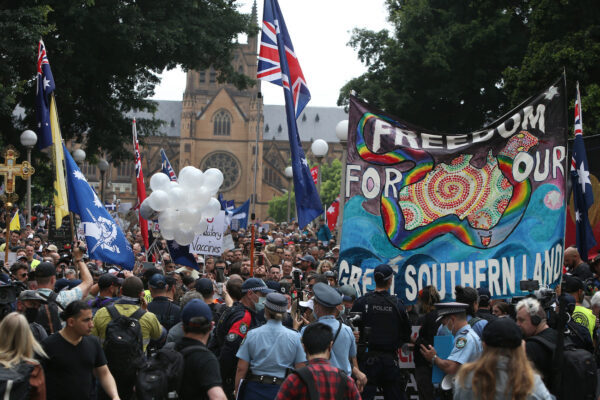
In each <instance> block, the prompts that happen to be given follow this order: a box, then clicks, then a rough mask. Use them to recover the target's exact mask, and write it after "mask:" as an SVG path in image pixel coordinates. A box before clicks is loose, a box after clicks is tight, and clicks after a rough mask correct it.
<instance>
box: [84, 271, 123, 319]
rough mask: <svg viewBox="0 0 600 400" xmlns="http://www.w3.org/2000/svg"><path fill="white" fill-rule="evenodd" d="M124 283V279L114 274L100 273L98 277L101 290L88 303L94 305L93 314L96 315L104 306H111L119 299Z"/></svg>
mask: <svg viewBox="0 0 600 400" xmlns="http://www.w3.org/2000/svg"><path fill="white" fill-rule="evenodd" d="M122 283H123V279H121V278H117V277H116V276H115V275H113V274H109V273H106V274H102V275H100V277H99V278H98V289H99V290H100V292H99V293H98V296H96V298H94V299H93V300H90V301H88V304H89V305H90V306H91V307H92V314H93V315H96V312H98V310H99V309H101V308H102V307H106V306H109V305H111V304H113V303H114V302H115V301H116V300H118V296H119V291H120V289H121V284H122Z"/></svg>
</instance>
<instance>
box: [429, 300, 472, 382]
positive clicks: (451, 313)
mask: <svg viewBox="0 0 600 400" xmlns="http://www.w3.org/2000/svg"><path fill="white" fill-rule="evenodd" d="M435 307H436V309H437V312H438V321H439V320H440V319H441V321H442V324H443V325H445V326H446V327H447V328H448V330H449V331H451V332H452V335H454V347H453V348H452V352H451V353H450V355H449V356H448V358H447V359H445V360H443V359H441V358H439V357H438V356H437V353H436V351H435V349H434V348H433V346H425V345H421V349H420V351H421V354H422V355H423V357H424V358H425V359H426V360H427V361H429V362H431V363H432V364H433V365H437V366H438V368H439V369H441V370H442V371H443V372H444V373H445V374H446V375H454V374H456V372H457V371H458V369H459V368H460V366H461V365H463V364H466V363H468V362H471V361H475V360H476V359H478V358H479V356H480V355H481V353H482V352H483V347H482V345H481V339H480V338H479V335H477V333H475V331H474V330H473V328H471V326H470V325H469V323H468V322H467V314H466V310H467V307H468V305H467V304H465V303H437V304H436V305H435Z"/></svg>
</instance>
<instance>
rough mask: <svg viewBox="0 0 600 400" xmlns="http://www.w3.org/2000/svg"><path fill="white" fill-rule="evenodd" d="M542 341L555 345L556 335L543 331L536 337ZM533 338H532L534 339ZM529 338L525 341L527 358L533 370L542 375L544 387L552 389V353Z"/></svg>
mask: <svg viewBox="0 0 600 400" xmlns="http://www.w3.org/2000/svg"><path fill="white" fill-rule="evenodd" d="M535 336H538V337H541V338H543V339H546V340H547V341H549V342H550V343H554V344H556V339H557V337H558V333H557V332H556V331H555V330H554V329H552V328H548V329H544V330H543V331H541V332H540V333H538V334H537V335H535ZM535 336H533V337H535ZM530 339H531V338H529V339H528V340H527V341H526V347H525V348H526V351H527V358H529V360H531V362H532V363H533V365H534V366H535V369H537V370H538V371H539V372H540V373H541V374H542V379H543V380H544V383H545V384H546V387H548V388H550V387H552V351H550V349H549V348H547V347H546V346H544V345H543V344H541V343H538V342H534V341H532V340H530Z"/></svg>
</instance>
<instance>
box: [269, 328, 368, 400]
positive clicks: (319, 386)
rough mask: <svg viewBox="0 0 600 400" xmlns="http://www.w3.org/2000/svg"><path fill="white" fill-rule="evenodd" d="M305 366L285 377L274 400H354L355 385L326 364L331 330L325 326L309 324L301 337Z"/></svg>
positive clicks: (329, 354) (329, 348)
mask: <svg viewBox="0 0 600 400" xmlns="http://www.w3.org/2000/svg"><path fill="white" fill-rule="evenodd" d="M302 346H303V347H304V351H305V353H306V358H307V359H308V365H307V366H306V367H303V368H300V369H299V370H298V371H296V372H294V373H292V374H290V375H288V377H287V378H286V379H285V380H284V381H283V383H282V385H281V387H280V389H279V392H278V393H277V397H276V400H295V399H298V400H304V399H307V398H308V399H310V400H334V399H335V400H343V399H350V400H358V399H360V398H361V397H360V394H359V393H358V389H357V387H356V384H355V383H354V381H353V380H352V378H349V377H348V376H347V375H346V373H345V372H344V371H342V370H340V369H338V368H335V367H334V366H332V365H331V364H330V363H329V358H330V357H331V349H332V347H333V330H332V329H331V327H330V326H329V325H325V324H322V323H313V324H310V325H308V326H307V327H306V329H305V330H304V333H303V335H302Z"/></svg>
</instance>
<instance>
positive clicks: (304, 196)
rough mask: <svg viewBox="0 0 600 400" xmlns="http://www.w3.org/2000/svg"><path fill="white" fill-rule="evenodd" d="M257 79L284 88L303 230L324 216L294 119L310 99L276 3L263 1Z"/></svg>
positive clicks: (296, 190) (297, 203) (271, 0)
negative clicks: (311, 222)
mask: <svg viewBox="0 0 600 400" xmlns="http://www.w3.org/2000/svg"><path fill="white" fill-rule="evenodd" d="M282 55H283V56H282ZM257 77H258V79H262V80H267V81H269V82H272V83H274V84H276V85H279V86H282V87H283V96H284V98H285V113H286V116H287V118H286V119H287V126H288V138H289V140H290V154H291V158H292V171H293V175H294V177H293V179H294V193H295V194H296V196H295V197H296V212H297V214H298V223H299V224H300V228H304V227H305V226H306V225H308V223H310V221H312V220H313V219H315V218H316V217H318V216H319V215H321V214H322V213H323V205H322V204H321V199H320V197H319V193H318V192H317V188H316V186H315V183H314V181H313V179H312V176H311V174H310V170H309V169H308V161H306V156H305V154H304V150H303V149H302V143H301V142H300V135H299V134H298V125H297V124H296V119H297V118H298V116H299V115H300V113H302V110H304V107H305V106H306V104H307V103H308V101H309V100H310V92H309V91H308V88H307V87H306V82H305V80H304V75H303V74H302V70H301V69H300V63H299V62H298V58H297V57H296V54H294V46H292V41H291V40H290V35H289V34H288V31H287V28H286V26H285V21H284V20H283V15H281V10H280V9H279V4H278V3H277V0H265V8H264V12H263V29H262V35H261V42H260V53H259V56H258V73H257ZM290 84H291V87H290Z"/></svg>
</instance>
